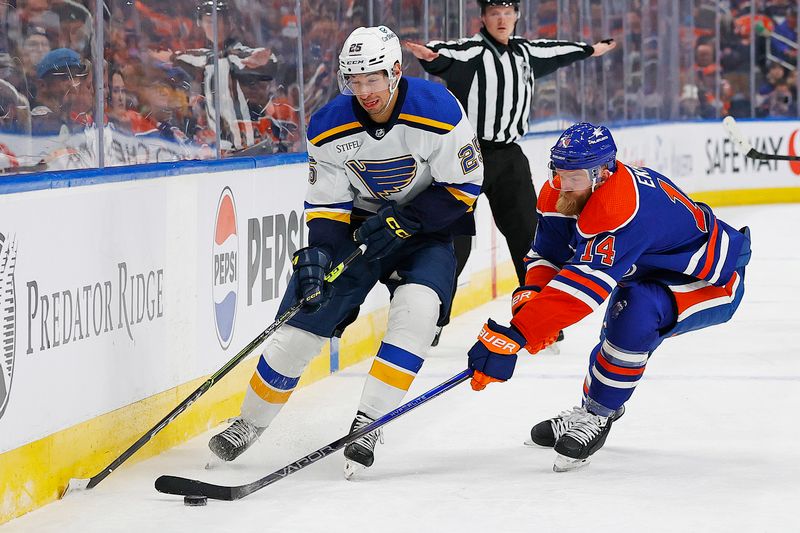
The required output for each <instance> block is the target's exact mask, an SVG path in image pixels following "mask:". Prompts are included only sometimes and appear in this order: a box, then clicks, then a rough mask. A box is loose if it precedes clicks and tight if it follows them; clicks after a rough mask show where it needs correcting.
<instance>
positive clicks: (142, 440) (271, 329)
mask: <svg viewBox="0 0 800 533" xmlns="http://www.w3.org/2000/svg"><path fill="white" fill-rule="evenodd" d="M366 250H367V246H366V245H365V244H362V245H360V246H359V247H358V248H356V249H355V250H354V251H353V253H351V254H350V255H349V256H347V257H346V258H345V260H344V261H342V262H341V263H339V264H338V265H336V266H335V267H334V268H333V269H332V270H331V271H330V272H328V273H327V274H326V275H325V281H327V282H329V283H332V282H333V281H335V280H336V278H338V277H339V276H340V275H341V274H342V272H344V271H345V270H346V269H347V267H348V266H349V265H350V264H351V263H352V262H353V261H355V260H356V259H357V258H358V257H360V256H361V255H363V253H364V252H365V251H366ZM313 297H314V296H313V295H312V296H308V297H306V298H305V299H304V300H301V301H299V302H297V303H296V304H294V305H293V306H291V307H290V308H289V309H287V310H286V311H284V312H283V314H282V315H281V316H279V317H278V318H276V319H275V321H274V322H273V323H272V324H270V325H269V326H268V327H267V329H265V330H264V331H262V332H261V333H259V335H258V336H257V337H256V338H255V339H253V340H252V341H250V343H249V344H248V345H247V346H245V347H244V348H242V349H241V350H240V351H239V353H237V354H236V355H234V356H233V358H232V359H230V360H229V361H228V362H227V363H225V365H223V367H222V368H220V369H219V370H217V371H216V372H214V373H213V374H212V375H211V376H210V377H209V378H208V379H207V380H206V381H204V382H203V384H202V385H200V386H199V387H198V388H197V389H195V391H194V392H192V393H191V394H190V395H189V396H187V397H186V399H185V400H183V401H182V402H181V403H179V404H178V405H177V406H176V407H175V408H174V409H173V410H172V411H170V412H169V413H168V414H167V415H166V416H165V417H164V418H162V419H161V421H160V422H159V423H158V424H156V425H155V426H153V427H152V428H150V429H149V430H148V431H147V433H145V434H144V435H142V436H141V437H139V439H138V440H137V441H136V442H134V443H133V444H131V445H130V447H128V449H127V450H125V451H124V452H122V454H120V455H119V457H117V458H116V459H114V460H113V461H111V463H110V464H109V465H108V466H106V467H105V468H104V469H102V470H101V471H100V472H98V473H97V474H95V475H94V476H92V477H91V478H72V479H70V480H69V481H68V482H67V486H66V487H65V489H64V492H63V493H62V494H61V497H62V498H63V497H64V496H66V495H67V494H70V493H72V492H77V491H81V490H87V489H92V488H94V487H96V486H97V484H98V483H100V482H101V481H103V480H104V479H105V478H106V477H108V476H109V474H111V472H113V471H114V470H116V469H117V468H118V467H119V466H120V465H121V464H122V463H124V462H125V461H127V460H128V458H130V456H132V455H133V454H134V453H136V452H137V451H138V450H139V449H140V448H141V447H142V446H144V445H145V444H147V443H148V442H149V441H150V439H152V438H153V437H154V436H155V435H156V434H157V433H158V432H159V431H161V430H162V429H164V428H165V427H166V426H167V425H168V424H169V423H170V422H172V421H173V420H174V419H175V418H176V417H177V416H178V415H180V414H181V413H182V412H184V411H185V410H186V409H188V408H189V406H190V405H192V404H193V403H194V402H195V401H197V399H198V398H199V397H200V396H202V395H203V394H205V393H206V391H207V390H208V389H210V388H211V387H213V386H214V385H215V384H216V383H217V382H218V381H219V380H220V379H222V378H223V377H224V376H225V375H226V374H227V373H228V372H230V371H231V370H232V369H233V368H234V367H235V366H236V365H238V364H239V363H240V362H242V361H243V360H244V359H245V358H246V357H247V356H248V355H250V353H251V352H252V351H253V350H255V349H256V348H257V347H258V346H259V345H260V344H261V343H262V342H264V341H265V340H266V339H267V338H268V337H269V336H270V335H272V334H273V333H275V331H276V330H277V329H278V328H280V327H281V326H282V325H284V324H285V323H286V322H288V321H289V319H291V318H292V317H293V316H294V315H296V314H297V313H298V312H299V311H300V308H302V307H303V305H304V304H305V302H307V301H309V300H311V298H313ZM198 483H199V482H198ZM188 495H190V496H192V495H195V494H194V493H189V494H188ZM198 496H199V494H198ZM209 497H212V496H209ZM217 499H225V498H217Z"/></svg>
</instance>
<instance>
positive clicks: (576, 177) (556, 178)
mask: <svg viewBox="0 0 800 533" xmlns="http://www.w3.org/2000/svg"><path fill="white" fill-rule="evenodd" d="M547 168H548V170H549V173H548V181H549V182H550V186H551V187H553V189H555V190H557V191H583V190H586V189H589V188H591V186H592V179H591V177H590V176H589V171H588V170H586V169H584V168H581V169H577V170H563V169H558V168H556V167H555V166H554V165H553V163H552V161H551V162H550V163H549V164H548V165H547Z"/></svg>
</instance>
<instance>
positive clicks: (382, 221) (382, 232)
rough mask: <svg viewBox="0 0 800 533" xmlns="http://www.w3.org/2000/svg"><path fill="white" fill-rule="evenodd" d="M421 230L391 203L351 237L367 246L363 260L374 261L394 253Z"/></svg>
mask: <svg viewBox="0 0 800 533" xmlns="http://www.w3.org/2000/svg"><path fill="white" fill-rule="evenodd" d="M421 228H422V224H420V223H419V222H417V221H415V220H413V219H412V218H411V217H409V216H407V215H404V214H403V212H402V210H401V209H400V207H398V205H397V204H395V203H394V202H393V203H390V204H388V205H386V206H384V207H382V208H381V209H380V211H378V213H377V214H375V215H373V216H371V217H369V218H368V219H367V220H365V221H364V223H363V224H361V227H360V228H358V229H357V230H356V232H355V234H354V235H353V237H354V238H355V240H356V241H357V242H360V243H363V244H366V245H367V251H366V252H365V253H364V258H365V259H366V260H367V261H375V260H376V259H381V258H383V257H386V256H387V255H389V254H391V253H392V252H394V251H396V250H397V249H398V248H400V247H401V246H402V245H403V243H404V242H405V241H406V239H408V238H409V237H411V236H412V235H414V234H415V233H416V232H418V231H419V230H420V229H421Z"/></svg>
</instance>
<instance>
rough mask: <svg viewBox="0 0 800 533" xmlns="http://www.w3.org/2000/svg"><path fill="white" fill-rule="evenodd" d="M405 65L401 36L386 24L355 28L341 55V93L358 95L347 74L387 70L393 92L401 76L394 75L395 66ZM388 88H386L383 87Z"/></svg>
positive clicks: (339, 76) (390, 88)
mask: <svg viewBox="0 0 800 533" xmlns="http://www.w3.org/2000/svg"><path fill="white" fill-rule="evenodd" d="M395 63H399V64H400V65H401V66H402V64H403V50H402V48H401V47H400V39H398V38H397V35H395V33H394V32H393V31H392V30H390V29H389V28H387V27H386V26H375V27H371V28H365V27H360V28H356V29H355V30H353V33H351V34H350V36H349V37H348V38H347V40H346V41H345V42H344V45H343V46H342V53H341V54H339V72H338V80H339V90H340V91H341V92H342V94H348V95H353V94H355V95H357V94H359V92H362V93H363V91H354V90H353V87H352V86H351V84H350V83H349V80H348V77H349V76H353V75H357V74H369V73H371V72H379V71H384V72H386V75H387V76H388V82H389V86H388V88H389V90H390V92H392V93H393V92H394V90H395V89H396V88H397V82H398V81H399V80H400V76H395V75H394V65H395ZM383 89H385V88H383Z"/></svg>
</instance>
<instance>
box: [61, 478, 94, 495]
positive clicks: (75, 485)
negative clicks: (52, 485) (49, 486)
mask: <svg viewBox="0 0 800 533" xmlns="http://www.w3.org/2000/svg"><path fill="white" fill-rule="evenodd" d="M89 481H90V480H89V479H78V478H70V480H69V481H68V482H67V486H66V488H65V489H64V492H62V493H61V497H62V498H63V497H65V496H66V495H67V494H70V493H72V492H80V491H82V490H87V489H88V488H89Z"/></svg>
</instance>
